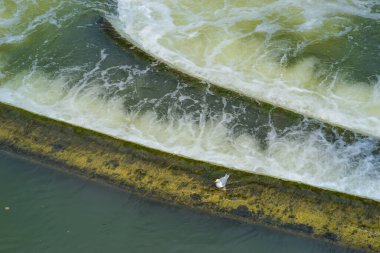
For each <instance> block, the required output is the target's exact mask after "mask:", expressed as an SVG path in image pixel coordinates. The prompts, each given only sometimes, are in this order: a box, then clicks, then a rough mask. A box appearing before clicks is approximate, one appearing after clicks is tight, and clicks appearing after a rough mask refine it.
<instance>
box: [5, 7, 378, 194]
mask: <svg viewBox="0 0 380 253" xmlns="http://www.w3.org/2000/svg"><path fill="white" fill-rule="evenodd" d="M11 2H13V3H17V4H18V5H19V4H21V3H23V4H25V6H26V7H25V10H26V11H25V12H24V14H20V15H19V14H17V15H19V16H18V19H19V21H18V22H19V25H18V26H17V27H16V29H11V27H12V22H13V21H12V20H13V19H15V17H16V16H17V15H16V14H15V15H14V16H7V14H6V13H9V10H8V11H4V8H5V7H3V6H2V5H1V4H2V3H3V5H4V3H5V2H2V3H0V20H1V22H2V23H0V25H2V29H3V30H0V35H1V36H0V40H1V39H2V41H3V44H1V43H0V61H1V63H0V73H2V75H1V76H0V101H2V102H5V103H9V104H12V105H15V106H18V107H21V108H24V109H27V110H29V111H32V112H35V113H39V114H42V115H45V116H48V117H51V118H54V119H58V120H63V121H65V122H69V123H72V124H74V125H78V126H83V127H86V128H89V129H93V130H96V131H99V132H102V133H106V134H109V135H111V136H115V137H118V138H121V139H125V140H129V141H133V142H136V143H139V144H142V145H145V146H149V147H152V148H156V149H159V150H163V151H166V152H170V153H174V154H179V155H182V156H186V157H190V158H193V159H197V160H203V161H208V162H211V163H215V164H220V165H225V166H228V167H231V168H235V169H240V170H245V171H250V172H256V173H261V174H266V175H271V176H274V177H280V178H284V179H289V180H294V181H301V182H304V183H308V184H311V185H315V186H319V187H325V188H329V189H333V190H338V191H343V192H347V193H351V194H356V195H361V196H366V197H369V198H373V199H378V200H380V193H379V191H378V185H379V183H380V155H379V154H378V149H379V143H378V140H376V139H374V138H364V137H353V138H351V140H349V141H347V140H346V139H345V138H343V137H342V136H340V135H339V134H338V133H335V134H334V138H329V137H328V136H327V135H326V131H325V128H324V126H323V124H320V123H315V122H313V121H312V120H306V119H305V120H304V121H299V122H296V123H289V124H287V126H286V127H283V128H281V129H279V128H277V127H276V126H275V125H276V124H273V122H274V121H275V120H274V119H273V121H272V119H271V117H272V115H271V114H270V112H269V115H266V116H265V117H264V119H260V118H259V117H258V116H257V115H254V113H253V111H252V110H251V109H249V104H247V103H245V102H244V103H243V102H234V100H232V99H229V98H228V97H224V96H223V95H218V94H213V92H212V91H210V90H209V89H207V88H206V89H203V90H202V88H199V87H198V88H197V87H191V86H190V85H189V84H184V83H182V81H175V80H174V85H172V86H170V85H168V84H167V83H166V82H169V81H168V79H169V77H167V76H165V74H162V73H163V72H162V73H161V72H160V71H161V70H156V69H155V66H156V63H151V64H150V65H149V64H148V65H146V66H145V65H141V63H136V62H133V61H132V62H131V63H128V58H127V57H124V58H120V59H119V58H118V57H121V56H122V55H123V54H125V52H123V51H117V50H116V49H115V48H114V47H115V46H114V45H113V44H112V43H108V44H107V42H104V41H102V40H103V39H104V37H96V36H100V35H96V36H95V35H93V33H95V31H97V30H96V29H94V28H93V27H94V24H93V23H92V21H88V22H87V21H86V22H87V23H84V24H83V23H80V24H77V23H75V22H77V21H72V20H74V14H73V12H71V9H70V8H69V7H68V6H67V5H64V4H62V6H61V5H59V4H58V3H56V2H54V1H51V2H48V1H39V2H37V1H32V2H23V1H22V0H18V1H8V3H11ZM74 2H75V1H74ZM142 3H143V2H142V1H121V0H120V1H119V6H118V7H119V15H120V16H119V17H120V20H121V21H122V24H123V26H124V28H125V29H126V30H125V31H126V32H127V31H128V32H130V33H129V34H130V35H131V36H132V35H135V37H133V38H134V39H135V40H136V41H139V42H141V45H142V46H144V47H148V50H149V51H150V52H151V53H155V54H156V53H157V55H159V56H160V57H161V58H164V59H165V60H168V61H171V63H172V64H176V66H177V64H178V66H179V67H180V68H184V69H185V70H186V71H187V72H191V73H192V74H194V75H202V76H203V74H205V73H207V76H204V77H207V78H210V79H209V80H212V81H213V82H216V83H218V84H220V85H223V83H224V84H228V85H235V86H234V87H238V88H239V92H241V93H244V94H245V95H249V96H250V95H254V96H255V97H260V96H261V95H260V94H261V93H263V94H264V93H265V94H266V95H267V96H268V97H266V98H271V99H273V101H271V102H273V103H276V104H277V103H278V104H280V102H279V101H282V102H283V103H286V104H287V105H288V106H287V107H290V106H293V105H297V106H298V107H299V108H298V107H296V109H297V110H298V109H299V110H301V111H302V110H304V109H305V108H308V114H312V113H313V114H315V113H317V114H318V113H319V112H324V114H323V115H325V116H326V115H327V116H329V115H330V116H331V115H334V119H337V120H340V117H342V120H343V119H344V123H347V124H350V127H349V128H356V127H354V126H353V125H351V123H352V121H353V118H355V117H356V116H355V114H353V113H352V112H353V111H360V110H361V109H360V107H358V108H354V107H352V108H351V107H350V106H352V105H353V103H354V102H355V101H356V102H357V103H358V104H362V103H361V102H360V101H365V98H366V96H367V95H368V94H369V92H370V90H371V89H372V91H373V89H374V87H376V85H375V86H370V85H367V86H359V85H357V83H351V84H352V85H351V86H350V85H347V83H346V81H347V80H346V79H345V77H344V75H337V77H336V82H337V83H338V82H344V85H343V84H342V86H339V85H335V86H329V89H325V88H326V86H324V87H320V86H319V85H318V84H317V81H318V80H317V79H318V78H316V77H315V73H314V72H313V71H312V70H311V69H313V66H314V65H315V64H316V62H317V61H318V59H315V58H313V57H306V58H304V59H303V60H302V61H300V62H297V63H295V64H293V65H291V66H284V67H283V66H281V62H280V63H278V62H276V61H275V56H279V55H278V52H279V51H278V50H280V51H281V50H284V48H285V49H286V47H284V44H282V43H280V42H281V41H280V40H278V41H277V40H276V41H273V43H274V42H278V44H277V45H276V47H274V45H273V43H272V42H271V43H270V46H269V45H267V44H265V37H266V35H265V34H264V35H265V36H264V41H263V40H261V41H260V40H258V41H257V42H255V40H253V42H252V43H249V45H247V46H245V44H244V43H243V42H244V40H242V41H239V40H235V39H232V40H231V38H230V40H229V39H228V36H232V35H234V36H235V35H236V33H241V31H240V30H238V31H235V33H234V31H232V30H233V29H232V27H233V25H230V26H227V24H229V22H232V21H231V20H233V19H234V17H235V18H239V19H244V17H247V19H248V17H252V16H253V14H254V11H253V9H252V8H253V7H251V8H246V7H242V6H240V7H239V5H238V2H234V5H233V6H228V3H230V2H228V1H223V3H225V4H226V6H227V7H228V8H227V7H226V8H224V7H223V6H224V5H220V6H219V7H218V6H211V5H219V4H220V3H222V2H219V1H212V2H210V3H209V4H203V5H201V6H198V9H196V8H195V6H197V4H196V3H193V2H187V4H186V3H183V2H182V1H178V2H173V3H171V2H164V1H154V2H153V1H144V3H146V5H145V4H144V5H142ZM260 3H261V4H260ZM281 3H282V4H284V8H283V9H285V10H286V8H285V7H286V6H289V3H290V2H287V1H284V2H281ZM302 3H304V4H303V5H304V6H309V5H310V4H308V2H307V1H305V2H302ZM329 3H330V5H332V6H331V8H329V9H328V10H327V9H326V10H324V9H323V8H322V7H321V6H319V4H316V5H315V4H314V5H315V8H316V10H319V9H321V10H320V11H322V10H324V11H325V12H323V13H319V14H318V15H321V16H322V17H324V16H326V15H329V13H333V14H334V15H335V13H336V12H338V9H339V8H340V9H342V8H341V7H342V3H345V2H329ZM359 3H361V2H358V3H356V2H350V5H347V6H346V7H345V8H343V11H346V12H347V13H348V12H349V11H350V12H353V10H355V11H356V12H355V15H357V16H359V17H360V16H363V17H365V18H370V19H375V20H376V19H377V15H378V14H376V13H372V12H370V11H368V8H370V6H369V5H368V6H365V5H364V4H362V5H359ZM91 4H92V3H91ZM127 4H128V5H127ZM242 4H243V3H242ZM334 4H335V5H334ZM39 5H43V6H45V7H44V8H42V7H41V8H40V9H38V11H37V10H36V8H35V7H36V6H39ZM188 5H189V7H187V6H188ZM257 5H258V6H257V7H256V8H257V10H256V12H255V13H256V14H255V15H257V19H260V18H261V19H263V20H265V18H263V15H264V14H265V13H267V14H265V15H267V16H268V18H269V16H271V15H272V16H273V17H272V19H273V22H272V23H271V24H272V28H268V26H269V23H270V22H269V21H268V22H269V23H268V24H267V23H265V22H263V23H262V25H261V28H260V26H259V28H257V25H255V27H256V29H262V30H263V29H264V30H265V31H267V29H274V30H275V29H277V28H276V22H275V21H276V20H277V19H281V17H282V16H283V15H280V14H281V13H282V12H281V13H277V12H274V6H277V7H279V5H280V3H277V2H273V3H272V4H268V3H266V2H258V3H257ZM260 5H261V6H260ZM85 6H86V8H87V9H88V8H90V7H89V6H88V5H85ZM99 6H101V5H99ZM99 6H97V7H96V8H100V7H99ZM333 6H336V7H335V8H333ZM169 7H172V8H174V7H176V8H178V10H177V9H175V10H173V9H170V8H169ZM277 7H276V8H277ZM317 7H318V8H319V9H318V8H317ZM7 8H11V7H7ZM86 8H85V9H86ZM152 8H153V9H152ZM154 8H157V9H154ZM186 8H187V9H186ZM210 8H211V9H210ZM237 8H243V9H237ZM305 8H306V7H305ZM11 9H12V8H11ZM283 9H281V10H283ZM12 10H14V9H12ZM31 10H32V11H31ZM75 10H76V12H75V13H78V14H75V15H78V16H80V14H81V12H83V13H84V12H85V11H84V10H83V9H80V8H75ZM153 10H156V11H153ZM157 10H160V11H159V12H158V11H157ZM210 10H214V11H213V13H215V15H216V16H215V17H214V16H213V15H211V14H210V13H208V12H210ZM216 10H219V11H220V12H222V13H219V12H218V11H216ZM238 10H239V11H238ZM264 10H267V12H264ZM100 11H102V10H100ZM334 11H335V12H334ZM230 12H231V13H234V12H237V13H238V14H239V15H237V14H236V15H232V16H231V15H230V16H229V15H228V13H230ZM299 12H300V13H301V14H302V15H306V16H308V17H313V19H309V23H307V22H306V21H304V20H303V19H302V18H301V16H302V15H301V14H300V15H301V16H300V17H299V19H300V21H299V22H298V25H297V27H298V28H299V29H303V30H302V33H304V32H305V31H304V30H305V29H306V31H309V32H308V33H306V34H308V36H309V37H308V38H316V37H318V36H320V34H321V33H322V32H320V33H318V32H317V31H316V30H313V29H312V27H317V26H318V25H322V24H320V23H321V21H318V20H319V16H318V15H317V14H316V13H313V12H311V9H309V12H311V13H309V14H307V13H306V12H305V9H302V8H301V9H299ZM4 13H5V14H4ZM14 13H17V11H15V10H14ZM53 13H55V14H53ZM195 13H197V15H195ZM207 13H208V14H207ZM263 13H264V14H263ZM284 13H286V12H284ZM174 14H176V15H174ZM322 14H323V15H322ZM173 15H174V16H176V17H173ZM186 15H188V16H186ZM259 15H261V16H259ZM265 15H264V16H265ZM284 15H285V14H284ZM312 15H314V16H312ZM367 16H368V17H367ZM45 17H46V20H45ZM185 17H187V19H189V20H186V19H184V18H185ZM204 17H208V18H209V19H210V20H208V21H202V20H204ZM221 17H225V19H222V18H221ZM276 17H277V18H276ZM149 18H151V19H149ZM176 18H177V19H176ZM212 18H214V20H211V19H212ZM36 20H44V21H41V23H38V22H37V23H36ZM157 20H158V21H160V22H158V21H157ZM165 20H170V22H171V23H170V22H169V23H165V22H166V21H165ZM313 20H314V21H313ZM161 21H162V22H161ZM164 21H165V22H164ZM189 21H191V22H193V21H194V23H193V25H192V26H194V27H192V28H191V27H187V28H186V26H188V25H187V24H188V22H189ZM301 21H302V22H301ZM7 22H8V23H7ZM70 22H73V24H72V25H71V24H70ZM78 22H79V21H78ZM181 22H182V23H181ZM202 22H203V23H204V25H205V26H204V27H203V28H202V29H201V30H202V31H199V30H197V29H199V27H202V26H201V23H202ZM207 22H214V23H215V27H216V28H215V29H214V28H213V29H209V27H208V26H209V23H207ZM234 22H235V21H234ZM255 22H256V21H253V23H255ZM281 22H283V21H281ZM284 22H285V21H284ZM289 22H290V21H289ZM294 22H296V21H294ZM342 22H343V21H342ZM344 22H346V21H344ZM16 23H17V22H16ZM219 23H221V24H223V25H221V24H219ZM7 24H8V25H7ZM34 24H38V25H34ZM119 24H120V23H119ZM281 24H282V23H281ZM292 24H293V23H291V24H289V25H290V26H292ZM344 24H346V23H344ZM247 25H248V24H247ZM324 26H327V25H326V24H324ZM28 27H32V28H31V30H28V29H29V28H28ZM220 27H225V29H220ZM239 27H240V26H239ZM248 28H250V26H248ZM248 28H247V29H248ZM325 28H326V27H325ZM49 29H51V30H49ZM70 29H74V30H70ZM91 29H93V30H91ZM144 29H146V30H144ZM187 29H190V30H191V29H195V30H194V33H193V34H189V33H188V30H187ZM231 29H232V30H231ZM291 29H294V27H291ZM334 29H335V30H339V29H338V28H331V29H330V30H329V29H327V31H329V32H330V33H331V34H333V33H334V32H337V31H335V30H334ZM144 31H145V32H144ZM85 32H86V34H85V35H83V38H82V37H81V34H84V33H85ZM231 32H232V34H231ZM329 32H327V35H326V36H332V35H331V34H329ZM69 33H72V34H73V35H72V36H71V37H69V39H67V38H65V34H69ZM145 33H146V34H150V35H151V36H150V38H148V37H149V36H147V35H146V37H144V36H142V35H144V34H145ZM170 33H173V34H174V35H175V36H174V35H173V34H172V35H173V36H174V37H170V36H169V34H170ZM215 33H218V36H219V34H220V36H221V37H220V36H219V37H218V36H217V35H215ZM265 33H267V32H265ZM273 33H274V31H273ZM57 34H58V35H57ZM209 34H210V36H211V34H212V36H211V37H208V36H206V35H209ZM19 35H23V37H22V39H20V40H13V39H12V38H16V37H19ZM227 35H228V36H227ZM90 36H95V37H94V38H96V39H94V40H91V38H92V37H90ZM102 36H105V35H102ZM181 36H182V37H183V38H185V39H184V40H183V38H182V37H181ZM189 36H190V37H191V36H193V38H198V37H199V36H203V37H204V39H203V40H201V41H199V40H198V39H195V40H194V41H190V40H188V39H189V38H190V37H189ZM226 36H227V37H226ZM245 37H247V34H246V33H243V34H242V35H241V36H240V38H245ZM20 38H21V37H20ZM212 38H215V41H212ZM221 38H223V39H224V40H225V42H224V43H225V44H223V45H220V43H219V42H218V40H220V39H221ZM75 39H78V40H77V41H76V40H75ZM12 40H13V41H12ZM4 41H5V42H4ZM38 41H40V44H38V43H37V45H36V42H38ZM106 41H107V40H106ZM181 41H182V42H183V46H181V43H182V42H181ZM204 41H208V43H207V44H206V45H207V47H204V45H205V44H204ZM249 41H250V42H251V40H249ZM279 41H280V42H279ZM68 42H70V43H68ZM169 42H170V43H173V44H170V45H169V44H167V43H169ZM202 43H203V44H202ZM189 44H191V45H192V46H193V47H189ZM243 46H244V47H243ZM224 47H230V49H231V51H230V50H227V49H223V50H222V48H224ZM244 48H246V50H244ZM3 49H9V50H3ZM180 49H181V50H182V49H183V50H185V49H186V50H188V52H182V51H180ZM269 49H270V50H269ZM12 50H13V51H12ZM268 50H269V51H268ZM271 50H272V51H271ZM276 50H277V51H276ZM20 52H22V53H20ZM220 52H223V54H225V55H224V56H222V55H220ZM206 53H207V55H209V56H210V57H204V56H205V54H206ZM244 55H245V56H246V57H247V59H246V60H245V62H240V61H239V60H241V59H243V56H244ZM167 57H168V58H167ZM189 57H190V58H189ZM191 57H194V58H191ZM256 58H257V59H256ZM280 58H282V57H280ZM253 59H255V61H257V62H256V64H251V63H252V61H253ZM284 61H285V60H284ZM222 70H223V71H222ZM250 71H252V72H250ZM157 72H158V73H157ZM160 73H161V74H160ZM334 73H335V72H334ZM160 75H162V76H160ZM246 78H248V79H246ZM231 80H234V82H230V81H231ZM247 80H248V81H247ZM295 80H298V83H297V84H295V83H293V82H294V81H295ZM251 81H252V82H251ZM309 81H310V82H312V83H311V84H309V83H308V82H309ZM291 83H292V84H293V85H291V86H289V85H290V84H291ZM315 84H317V85H316V86H313V85H315ZM169 86H170V87H169ZM322 86H323V85H322ZM228 87H229V88H233V87H232V86H228ZM308 88H309V90H308ZM338 88H339V89H340V92H345V94H346V95H345V97H344V99H342V101H341V102H339V103H340V104H339V103H338V102H337V101H338V100H336V99H338V98H337V97H333V98H331V99H332V101H330V100H329V99H330V97H328V96H330V95H331V94H333V93H334V92H335V93H334V94H335V95H336V94H337V93H336V91H337V90H339V89H338ZM263 89H266V92H264V91H263ZM253 91H255V92H256V91H257V93H251V92H253ZM375 93H376V92H374V93H373V94H372V95H373V96H374V98H375V95H376V94H375ZM279 94H280V95H281V96H279ZM340 94H343V93H340ZM353 94H356V96H355V99H356V100H350V99H348V98H349V96H354V95H353ZM256 95H257V96H256ZM359 95H360V96H361V97H360V96H359ZM336 96H337V95H336ZM334 99H335V100H336V101H335V100H334ZM236 100H237V101H239V98H236ZM266 100H267V99H266ZM343 100H344V101H345V102H344V101H343ZM321 101H325V102H326V104H323V103H322V102H321ZM329 103H330V104H329ZM331 103H336V104H335V107H334V110H330V109H331V108H330V106H331ZM343 103H346V104H345V105H347V106H346V107H344V108H345V109H344V110H343V109H342V110H341V108H340V106H343ZM374 103H375V102H373V103H372V105H373V106H374ZM329 108H330V109H329ZM340 110H341V111H340ZM311 112H312V113H311ZM348 112H350V113H348ZM373 113H376V110H374V112H373ZM327 116H326V117H327ZM330 116H329V117H330ZM273 117H274V116H273ZM323 117H324V116H323ZM323 117H322V116H321V115H317V118H323ZM373 117H374V122H375V123H373V124H375V125H376V124H377V123H376V122H377V119H378V118H377V117H376V116H373ZM291 120H292V119H289V122H290V121H291ZM355 122H364V123H363V125H365V127H368V124H369V123H368V118H367V116H365V115H364V116H363V115H362V116H361V117H357V119H356V121H355ZM313 124H314V125H315V126H316V127H315V126H314V127H310V125H313ZM260 129H267V130H266V131H264V132H263V134H261V135H260V134H258V133H259V132H260ZM362 130H363V129H362ZM363 131H364V130H363ZM371 133H372V132H371ZM372 134H374V133H372ZM263 142H264V144H263Z"/></svg>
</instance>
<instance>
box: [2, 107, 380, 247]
mask: <svg viewBox="0 0 380 253" xmlns="http://www.w3.org/2000/svg"><path fill="white" fill-rule="evenodd" d="M0 149H2V150H5V151H12V152H14V153H18V154H21V155H23V156H26V157H28V158H31V159H34V160H38V161H40V162H43V163H46V164H49V165H53V166H54V165H55V166H57V165H58V166H60V167H63V168H65V169H67V170H68V171H69V172H71V173H74V174H77V175H81V176H84V177H86V178H91V179H98V180H104V181H106V182H107V183H109V184H112V185H114V186H117V187H121V188H123V189H127V190H129V191H132V192H135V193H138V194H140V195H143V196H145V197H148V198H151V199H155V200H159V201H163V202H167V203H171V204H177V205H182V206H187V207H191V208H194V209H198V210H202V211H206V212H209V213H213V214H216V215H219V216H223V217H228V218H233V219H236V220H240V221H243V222H247V223H257V224H263V225H269V226H272V227H276V228H280V229H285V230H288V231H292V232H296V233H300V234H303V235H307V236H311V237H314V238H321V239H324V240H327V241H331V242H334V243H337V244H340V245H344V246H348V247H352V248H356V249H363V250H366V251H370V252H380V202H377V201H374V200H370V199H365V198H361V197H357V196H352V195H348V194H344V193H339V192H334V191H329V190H324V189H320V188H316V187H312V186H309V185H305V184H301V183H296V182H290V181H285V180H281V179H277V178H272V177H269V176H263V175H256V174H252V173H247V172H242V171H236V170H231V169H228V168H225V167H222V166H216V165H212V164H208V163H205V162H200V161H195V160H191V159H187V158H183V157H180V156H176V155H172V154H168V153H164V152H160V151H157V150H153V149H150V148H146V147H143V146H140V145H137V144H134V143H130V142H127V141H123V140H119V139H115V138H112V137H110V136H107V135H103V134H100V133H97V132H94V131H91V130H87V129H84V128H80V127H76V126H73V125H70V124H67V123H64V122H59V121H54V120H52V119H48V118H46V117H43V116H39V115H36V114H32V113H30V112H27V111H25V110H22V109H19V108H15V107H13V106H10V105H6V104H2V103H0ZM225 172H228V173H230V174H231V177H230V181H229V184H228V188H227V190H226V191H222V190H218V189H216V188H215V186H214V180H215V179H216V178H218V177H220V176H222V175H224V173H225Z"/></svg>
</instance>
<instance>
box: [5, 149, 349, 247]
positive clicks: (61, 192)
mask: <svg viewBox="0 0 380 253" xmlns="http://www.w3.org/2000/svg"><path fill="white" fill-rule="evenodd" d="M0 193H1V194H0V223H1V226H0V252H12V253H18V252H20V253H21V252H38V253H44V252H46V253H47V252H55V253H60V252H82V253H86V252H91V253H97V252H113V253H117V252H134V253H138V252H168V253H169V252H210V253H212V252H215V253H216V252H218V253H222V252H256V253H265V252H268V253H269V252H271V253H272V252H278V253H285V252H289V253H290V252H291V253H297V252H299V253H304V252H308V253H312V252H315V253H324V252H329V253H343V252H354V251H352V250H349V249H343V248H338V247H336V246H333V245H330V244H325V243H322V242H319V241H315V240H311V239H306V238H303V237H296V236H293V235H288V234H283V233H280V232H278V231H274V230H269V229H267V228H263V227H259V226H252V225H245V224H241V223H238V222H233V221H229V220H225V219H220V218H217V217H214V216H209V215H206V214H200V213H194V212H191V211H189V210H187V209H182V208H178V207H172V206H166V205H162V204H157V203H153V202H150V201H146V200H142V199H141V198H137V197H134V196H131V195H129V194H127V193H126V192H123V191H120V190H117V189H114V188H110V187H107V186H104V185H99V184H96V183H94V182H90V181H86V180H81V179H79V178H77V177H73V176H70V175H67V174H63V173H61V172H58V171H56V170H54V169H51V168H47V167H45V166H43V165H41V164H36V163H32V162H30V161H26V160H22V159H20V158H17V157H14V156H10V155H9V154H5V153H1V152H0ZM6 207H8V208H9V210H5V208H6Z"/></svg>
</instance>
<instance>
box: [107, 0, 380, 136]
mask: <svg viewBox="0 0 380 253" xmlns="http://www.w3.org/2000/svg"><path fill="white" fill-rule="evenodd" d="M375 4H376V1H348V0H337V1H317V2H316V1H299V0H287V1H251V2H249V3H245V4H243V3H241V1H238V0H229V1H216V2H212V3H207V4H206V3H204V2H197V1H193V2H188V1H182V0H148V1H134V0H119V1H118V17H116V18H115V19H114V21H113V23H114V26H115V27H116V29H118V30H119V31H120V32H121V33H122V34H124V36H126V37H128V38H129V39H131V40H132V41H134V42H135V43H136V44H137V45H138V46H139V47H141V48H142V49H144V50H145V51H147V52H148V53H150V54H152V55H154V56H155V57H157V58H159V59H161V60H162V61H165V62H167V63H168V64H169V65H172V66H174V67H175V68H177V69H180V70H182V71H183V72H186V73H189V74H190V75H193V76H197V77H200V78H202V79H205V80H207V81H210V82H212V83H214V84H216V85H219V86H221V87H224V88H226V89H230V90H234V91H236V92H238V93H241V94H244V95H245V96H250V97H254V98H257V99H259V100H262V101H266V102H268V103H271V104H274V105H277V106H280V107H283V108H287V109H289V110H291V111H295V112H297V113H301V114H304V115H307V116H310V117H313V118H316V119H320V120H322V121H325V122H329V123H331V124H334V125H338V126H342V127H344V128H347V129H351V130H353V131H356V132H360V133H363V134H366V135H371V136H376V137H380V115H379V113H378V111H379V110H376V109H374V108H380V107H379V103H378V102H377V101H378V100H376V99H374V97H375V95H374V94H375V93H376V91H375V90H376V89H377V88H376V86H373V84H368V83H367V84H360V83H355V82H354V81H351V80H349V79H348V78H347V77H346V76H345V75H344V73H343V74H342V73H341V72H336V73H325V74H326V75H327V76H330V77H331V78H329V79H328V80H324V81H323V80H322V81H321V80H320V79H319V76H320V75H319V74H320V73H318V71H319V70H318V68H319V62H318V59H316V58H314V57H309V58H306V59H304V60H303V61H299V62H298V63H297V64H295V65H294V66H292V67H283V66H282V63H283V62H286V59H287V54H288V53H289V52H290V51H289V50H293V48H292V46H291V45H290V44H289V43H290V42H289V41H288V40H286V38H284V39H273V36H274V34H275V33H276V32H278V31H284V32H289V31H291V32H292V33H293V35H295V36H299V37H300V42H299V43H298V44H297V49H296V50H295V51H294V52H293V54H296V53H297V51H302V50H303V48H305V47H306V46H307V45H308V44H312V43H314V42H315V41H319V40H321V41H323V40H326V39H328V38H334V37H342V36H346V35H347V34H348V33H349V32H350V31H352V30H354V29H358V27H357V26H356V24H355V23H354V22H353V19H355V18H364V19H367V20H375V21H379V20H380V13H378V12H374V11H373V10H372V7H373V6H374V5H375ZM278 57H280V58H281V59H282V60H281V61H279V60H278ZM325 71H328V70H325ZM334 76H335V77H334ZM374 87H375V88H374ZM358 94H360V97H358Z"/></svg>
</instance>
